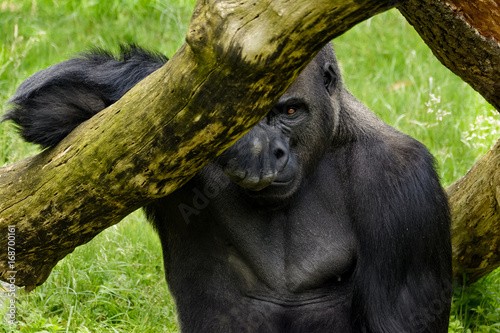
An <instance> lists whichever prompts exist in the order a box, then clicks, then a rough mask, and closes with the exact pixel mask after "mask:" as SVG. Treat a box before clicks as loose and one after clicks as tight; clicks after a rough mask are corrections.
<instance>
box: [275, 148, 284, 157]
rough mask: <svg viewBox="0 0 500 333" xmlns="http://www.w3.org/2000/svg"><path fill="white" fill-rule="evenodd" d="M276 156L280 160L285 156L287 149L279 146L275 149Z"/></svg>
mask: <svg viewBox="0 0 500 333" xmlns="http://www.w3.org/2000/svg"><path fill="white" fill-rule="evenodd" d="M274 156H275V157H276V158H277V159H278V160H279V159H280V158H282V157H283V156H285V151H284V150H283V149H281V148H278V149H276V150H275V151H274Z"/></svg>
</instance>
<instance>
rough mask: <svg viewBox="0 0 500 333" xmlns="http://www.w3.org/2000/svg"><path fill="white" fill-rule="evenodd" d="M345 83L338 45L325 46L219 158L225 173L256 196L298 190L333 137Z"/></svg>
mask: <svg viewBox="0 0 500 333" xmlns="http://www.w3.org/2000/svg"><path fill="white" fill-rule="evenodd" d="M341 85H342V83H341V81H340V73H339V68H338V64H337V61H336V58H335V56H334V53H333V49H332V48H331V47H325V48H323V49H322V50H321V51H320V52H319V54H318V55H317V56H316V57H315V58H314V59H313V60H312V61H311V63H310V64H309V65H308V66H307V67H306V68H305V69H304V71H303V72H302V73H301V74H300V75H299V76H298V78H297V79H296V80H295V81H294V83H292V85H291V86H290V87H289V88H288V90H287V91H286V92H285V94H283V95H282V96H281V98H280V99H279V100H278V102H277V103H276V104H275V106H274V107H273V109H272V110H271V111H270V112H269V113H268V114H267V116H266V117H265V118H264V119H263V120H262V121H261V122H259V123H258V124H257V125H256V126H255V127H254V128H253V129H251V130H250V131H249V132H248V133H247V134H246V135H245V136H243V137H242V138H241V139H240V140H238V141H237V142H236V143H235V144H234V145H233V146H231V147H230V148H229V149H227V150H226V151H225V152H224V153H223V154H222V155H221V156H220V157H219V158H218V159H217V162H218V163H219V164H220V165H221V166H222V167H223V170H224V173H225V174H226V176H228V177H229V178H230V179H231V180H232V181H233V182H235V183H236V184H238V185H240V186H241V187H243V188H244V189H246V190H247V194H248V195H249V196H252V197H258V198H261V199H270V198H272V199H284V198H288V197H290V196H291V195H293V194H294V193H295V192H296V191H297V189H298V188H299V186H300V183H301V181H302V179H303V178H304V176H305V175H306V174H308V173H310V172H311V171H312V170H314V168H315V167H316V164H317V163H318V161H319V159H320V158H319V157H321V156H323V155H324V153H325V149H326V148H327V147H329V145H330V144H331V142H332V140H333V136H334V133H335V132H336V129H337V127H338V126H337V125H338V116H339V111H340V104H339V100H340V91H341V89H340V87H341ZM318 132H319V133H318Z"/></svg>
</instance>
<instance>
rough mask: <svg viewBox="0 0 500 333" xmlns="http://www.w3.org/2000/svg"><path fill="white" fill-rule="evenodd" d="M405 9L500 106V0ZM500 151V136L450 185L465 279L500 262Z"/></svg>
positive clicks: (436, 48) (447, 59) (445, 56)
mask: <svg viewBox="0 0 500 333" xmlns="http://www.w3.org/2000/svg"><path fill="white" fill-rule="evenodd" d="M399 10H400V11H401V13H402V14H403V15H404V16H405V18H406V19H407V21H408V22H409V23H410V24H411V25H413V27H414V28H415V30H416V31H417V32H418V33H419V34H420V36H421V37H422V39H423V40H424V41H425V42H426V43H427V45H428V46H429V47H430V49H431V50H432V52H433V53H434V55H435V56H436V57H437V58H438V59H439V60H440V61H441V62H442V63H443V65H445V66H446V67H448V68H449V69H450V70H451V71H452V72H453V73H455V74H456V75H458V76H460V77H461V78H462V79H463V80H464V81H465V82H467V83H468V84H469V85H470V86H471V87H472V88H474V89H475V90H476V91H477V92H479V93H480V94H481V95H482V96H483V97H484V98H485V99H486V100H487V101H488V102H490V103H491V104H492V105H493V106H494V107H495V108H496V109H497V110H500V44H499V41H500V1H499V0H476V1H470V0H408V1H406V2H405V3H404V4H403V5H402V6H400V7H399ZM499 154H500V141H499V143H497V144H496V145H495V146H494V147H493V148H492V149H491V150H490V151H489V152H488V153H487V154H486V155H485V156H483V157H482V158H481V159H480V160H479V161H478V162H477V164H476V165H475V166H474V167H473V168H472V169H471V170H470V171H469V172H468V173H467V174H466V175H465V176H464V177H462V178H461V179H459V180H458V181H456V182H455V183H454V184H452V185H451V186H449V187H448V188H447V192H448V195H449V198H450V199H449V200H450V207H451V211H452V245H453V257H454V258H453V259H454V265H453V271H454V276H455V279H456V280H457V281H459V282H464V274H465V282H466V283H472V282H475V281H477V280H478V279H480V278H481V277H483V276H485V275H487V274H488V273H490V272H492V271H493V270H494V269H496V268H498V267H499V266H500V242H499V238H500V215H499V214H500V207H499V204H498V202H499V201H498V199H499V198H500V197H499V193H498V191H499V186H500V182H499V181H500V177H499V174H498V171H497V170H498V167H499V165H500V155H499Z"/></svg>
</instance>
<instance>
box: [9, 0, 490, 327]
mask: <svg viewBox="0 0 500 333" xmlns="http://www.w3.org/2000/svg"><path fill="white" fill-rule="evenodd" d="M193 6H194V0H163V1H160V0H159V1H154V0H117V1H95V0H94V1H93V0H83V1H69V0H38V1H37V0H29V1H28V0H3V1H2V0H0V114H1V113H3V112H4V110H5V104H6V101H7V100H8V99H9V98H10V97H11V96H12V95H13V93H14V90H15V88H16V87H17V86H18V85H19V84H20V83H21V82H22V81H23V80H24V79H25V78H26V77H28V76H29V75H30V74H33V73H34V72H36V71H38V70H40V69H42V68H45V67H47V66H49V65H51V64H54V63H56V62H59V61H63V60H65V59H67V58H68V57H70V56H72V55H73V54H75V53H78V52H81V51H84V50H86V49H88V48H89V47H90V46H92V45H97V46H100V47H105V48H110V49H112V50H117V48H118V47H117V46H118V45H119V44H120V43H122V42H136V43H139V44H140V45H143V46H145V47H147V48H151V49H156V50H159V51H161V52H163V53H165V54H166V55H168V56H171V55H172V54H173V53H174V52H175V50H176V49H177V48H178V47H179V46H180V45H181V44H182V43H183V38H184V35H185V32H186V29H187V24H188V22H189V18H190V15H191V12H192V8H193ZM335 44H336V50H337V55H338V57H339V60H340V62H341V64H342V68H343V71H344V80H345V81H346V84H347V85H348V87H349V88H350V90H351V91H352V92H353V93H354V95H355V96H357V97H358V98H359V99H360V100H362V101H363V102H364V103H365V104H366V105H368V106H369V107H370V108H371V109H372V110H374V111H375V112H376V113H377V114H378V115H379V116H380V117H381V118H382V119H383V120H385V121H386V122H387V123H389V124H391V125H393V126H395V127H396V128H398V129H400V130H401V131H403V132H405V133H408V134H410V135H412V136H413V137H415V138H417V139H418V140H420V141H422V142H423V143H424V144H426V145H427V146H428V147H429V149H430V150H431V151H432V153H433V154H434V155H435V156H436V159H437V161H438V164H439V166H440V175H441V177H442V181H443V184H444V185H448V184H450V183H451V182H453V181H454V180H456V179H457V178H458V177H460V176H461V175H463V174H464V173H465V172H466V171H467V170H468V169H469V168H470V167H471V166H472V165H473V164H474V161H475V160H477V158H478V157H479V156H481V155H482V154H483V153H484V152H485V151H486V150H487V149H488V148H489V147H490V145H491V144H492V143H493V142H494V141H496V139H497V137H498V133H499V131H500V122H499V119H498V117H497V115H496V113H495V112H493V108H492V107H491V106H489V105H488V104H487V103H486V102H485V101H484V100H483V99H482V98H481V97H480V96H479V95H478V94H477V93H475V92H474V91H473V90H472V89H471V88H470V87H468V86H467V85H466V84H465V83H463V82H462V81H461V80H460V79H459V78H457V77H455V76H454V75H453V74H451V73H450V72H449V71H448V70H447V69H446V68H444V67H443V66H442V65H441V64H440V63H439V62H438V61H437V60H436V59H435V58H434V56H433V55H432V53H431V52H430V51H429V49H428V48H427V47H426V46H425V45H424V44H423V42H422V41H421V40H420V38H419V37H418V35H417V34H416V33H415V32H414V31H413V29H412V28H411V27H410V26H409V25H408V24H407V23H406V22H405V20H404V19H403V18H402V17H401V16H400V15H399V13H398V12H397V11H391V12H389V13H386V14H383V15H380V16H377V17H375V18H373V19H371V20H370V21H368V22H365V23H363V24H361V25H358V26H357V27H355V28H354V29H353V30H352V31H350V32H348V33H347V34H345V35H344V36H342V37H340V38H338V39H337V40H336V41H335ZM36 152H37V149H36V147H34V146H32V145H28V144H25V143H23V142H22V140H20V138H19V137H18V135H17V134H16V133H15V130H14V128H13V127H12V126H11V125H9V124H2V125H0V165H4V164H8V163H12V162H14V161H16V160H19V159H21V158H23V157H26V156H28V155H31V154H34V153H36ZM144 220H145V219H144V217H143V216H142V214H140V213H134V214H133V215H132V216H130V217H128V218H127V219H126V220H125V221H123V222H121V223H120V224H118V225H116V226H114V227H111V228H109V229H108V230H106V231H105V232H103V233H102V234H100V235H99V236H98V237H96V238H95V239H94V240H93V241H91V242H90V243H88V244H86V245H84V246H81V247H79V248H78V249H76V250H75V251H74V253H72V254H71V255H69V256H67V257H66V258H65V259H64V260H62V261H61V262H60V263H59V264H58V265H57V266H56V267H55V268H54V270H53V273H52V275H51V276H50V277H49V279H48V280H47V281H46V282H45V283H44V284H43V285H42V286H40V287H39V288H37V289H36V290H35V291H34V292H32V293H30V294H28V295H25V294H24V293H22V292H20V294H19V296H18V304H17V320H19V322H20V323H19V326H18V327H9V326H7V325H6V324H5V322H2V323H0V332H1V331H2V328H3V330H4V331H8V332H11V331H13V332H176V331H177V325H176V320H175V309H174V305H173V302H172V299H171V297H170V295H169V294H168V289H167V286H166V284H165V282H164V275H163V274H164V272H163V264H162V258H161V247H160V244H159V241H158V237H157V236H156V235H155V233H154V231H153V230H152V229H151V227H150V226H149V225H148V224H147V223H145V222H144ZM499 284H500V271H496V272H494V273H492V274H490V275H489V276H488V277H486V278H485V279H483V280H481V281H480V282H478V283H476V284H475V285H473V286H472V287H469V288H465V289H463V288H457V289H456V290H455V298H454V302H453V309H452V315H451V324H450V332H500V310H499V309H500V292H499V290H500V286H499ZM4 306H5V305H4ZM2 325H3V326H2Z"/></svg>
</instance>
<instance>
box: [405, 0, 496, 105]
mask: <svg viewBox="0 0 500 333" xmlns="http://www.w3.org/2000/svg"><path fill="white" fill-rule="evenodd" d="M399 10H400V11H401V13H402V14H403V15H404V16H405V17H406V19H407V20H408V22H409V23H410V24H411V25H413V27H414V28H415V30H416V31H417V32H418V33H419V34H420V36H421V37H422V39H423V40H424V41H425V42H426V43H427V45H428V46H429V47H430V48H431V50H432V52H433V53H434V55H435V56H436V58H438V59H439V60H440V61H441V62H442V63H443V65H445V66H446V67H448V68H449V69H450V70H451V71H452V72H453V73H455V74H456V75H458V76H460V77H461V78H462V79H463V80H464V81H465V82H467V83H468V84H469V85H470V86H471V87H472V88H474V89H475V90H476V91H478V92H479V93H480V94H481V95H482V96H483V97H484V98H485V99H486V100H487V101H488V102H490V103H491V104H492V105H493V106H494V107H495V108H496V109H497V110H500V44H499V41H500V0H475V1H471V0H408V1H406V2H405V3H404V4H403V5H402V6H400V7H399Z"/></svg>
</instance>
